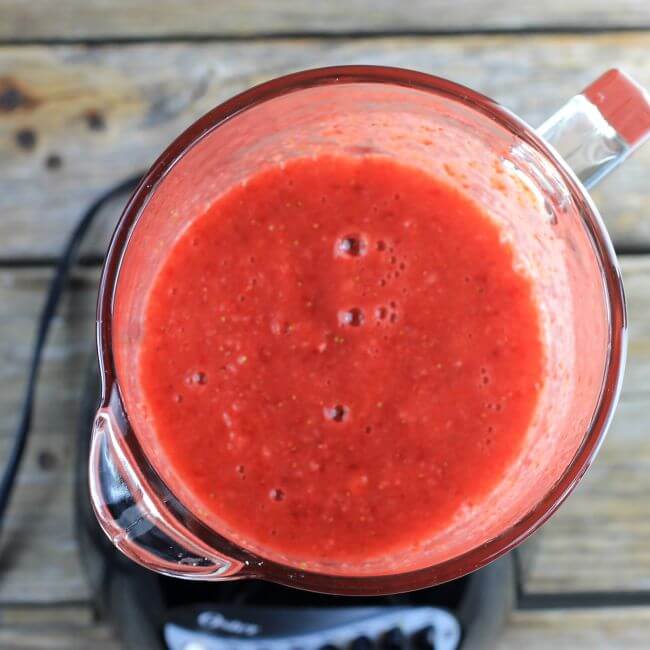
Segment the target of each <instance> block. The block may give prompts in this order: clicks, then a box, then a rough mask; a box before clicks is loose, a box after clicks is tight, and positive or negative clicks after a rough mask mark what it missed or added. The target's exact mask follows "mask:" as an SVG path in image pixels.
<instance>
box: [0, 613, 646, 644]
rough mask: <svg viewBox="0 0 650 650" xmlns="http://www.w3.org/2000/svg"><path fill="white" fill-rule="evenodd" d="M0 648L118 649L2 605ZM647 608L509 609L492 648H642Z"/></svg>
mask: <svg viewBox="0 0 650 650" xmlns="http://www.w3.org/2000/svg"><path fill="white" fill-rule="evenodd" d="M0 623H1V625H0V647H2V648H3V650H58V649H60V650H89V649H91V648H92V650H119V648H120V647H121V646H120V645H119V643H118V642H117V640H116V638H115V634H114V633H113V631H112V630H111V628H110V627H109V626H108V625H107V624H106V623H105V622H96V621H94V620H93V618H92V613H91V612H90V610H89V609H88V608H80V607H74V608H62V607H48V608H44V609H39V610H35V609H34V608H30V609H20V608H17V609H16V608H10V609H6V610H5V612H4V614H3V616H2V618H1V619H0ZM648 629H650V608H621V609H596V610H554V611H548V612H546V611H544V612H540V611H535V612H521V611H517V612H513V614H512V616H511V617H510V620H509V622H508V625H507V626H506V627H505V629H504V630H503V634H502V636H501V638H500V639H499V642H498V644H497V646H496V648H494V649H492V648H490V649H488V648H486V650H521V649H522V648H526V650H548V649H549V648H553V649H554V650H594V649H598V650H600V649H604V648H607V650H647V648H648V633H647V632H648Z"/></svg>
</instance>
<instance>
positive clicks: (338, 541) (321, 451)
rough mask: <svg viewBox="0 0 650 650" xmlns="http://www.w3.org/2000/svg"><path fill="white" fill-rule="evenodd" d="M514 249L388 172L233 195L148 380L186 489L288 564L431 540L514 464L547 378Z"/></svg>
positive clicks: (190, 272)
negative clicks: (514, 259) (515, 262)
mask: <svg viewBox="0 0 650 650" xmlns="http://www.w3.org/2000/svg"><path fill="white" fill-rule="evenodd" d="M499 234H500V231H499V227H498V226H497V225H495V224H494V223H493V221H491V220H490V219H489V218H488V216H487V215H486V214H485V213H484V212H483V211H482V209H481V207H480V206H478V205H476V204H475V203H473V202H471V201H470V200H469V199H468V198H467V197H465V196H463V195H462V194H461V193H459V191H458V190H456V189H453V188H451V187H450V186H448V185H447V184H445V183H444V182H443V181H442V180H439V179H437V178H434V177H433V176H430V175H428V174H426V173H424V172H422V171H419V170H418V169H416V168H413V167H409V166H406V165H403V164H401V163H399V162H396V161H395V160H392V159H389V158H388V157H380V156H366V157H355V156H352V155H351V156H348V157H345V156H341V157H329V156H321V157H317V158H315V159H314V158H302V159H296V160H293V161H291V162H289V163H287V164H286V165H285V166H282V167H280V166H278V167H270V168H268V169H266V170H263V171H260V172H259V173H257V174H256V175H254V176H252V177H251V178H249V179H248V181H247V183H245V184H243V185H239V186H237V187H234V188H232V189H230V190H229V191H228V192H227V193H225V194H224V195H223V196H221V197H220V198H219V199H218V200H217V201H216V202H215V203H214V204H213V205H212V207H211V208H210V209H209V210H207V212H205V214H203V215H202V216H200V217H199V218H197V219H196V220H195V221H193V222H192V223H191V225H189V226H188V228H187V229H186V231H185V232H184V233H183V234H182V235H181V236H180V238H179V239H178V240H177V241H176V242H175V244H174V245H173V246H172V247H171V249H170V250H169V253H168V255H167V256H166V259H165V261H164V263H163V264H162V266H161V268H160V270H159V272H158V275H157V278H156V280H155V282H154V284H153V288H152V289H151V291H150V293H149V295H148V297H147V307H146V311H145V321H144V326H143V333H142V338H141V343H140V348H139V356H138V372H139V382H140V385H141V390H142V395H143V397H144V403H145V407H146V411H147V413H148V417H149V418H150V420H151V422H152V424H153V430H154V435H155V438H156V443H157V445H158V446H159V448H160V450H161V452H162V456H163V458H164V459H165V463H166V464H167V465H168V469H169V474H170V476H171V477H172V478H171V480H170V488H171V489H172V490H174V486H175V485H181V484H182V485H183V486H184V493H185V494H190V495H191V496H192V498H193V503H188V504H186V505H188V506H189V507H190V508H191V509H192V510H193V511H194V512H195V513H197V514H199V516H200V517H201V518H202V519H204V520H205V521H206V522H208V523H209V524H211V525H212V526H213V527H214V528H216V529H217V530H220V531H222V532H223V531H227V534H228V535H229V536H231V537H233V536H234V537H235V538H236V539H237V541H239V542H240V543H241V544H242V545H244V546H246V547H248V548H252V549H256V550H258V551H260V552H262V553H263V554H266V555H267V556H270V557H274V558H276V559H277V558H280V559H286V560H288V561H290V562H305V563H309V562H323V561H325V562H339V563H355V562H357V563H358V562H363V561H366V560H372V559H373V558H379V557H386V556H387V555H389V554H392V553H400V552H405V551H407V550H408V549H409V548H416V547H418V546H421V545H423V544H426V541H427V540H428V539H430V538H431V537H432V536H433V535H435V534H437V533H440V531H441V530H442V529H444V527H445V526H447V525H449V523H450V522H451V521H452V518H453V516H454V514H455V513H457V512H458V511H459V509H460V508H462V507H463V506H464V505H472V504H476V503H478V502H480V501H481V499H482V498H485V497H486V496H487V495H488V493H489V492H490V490H491V489H493V488H494V487H495V485H497V484H498V482H499V479H500V478H501V477H502V476H503V474H504V472H505V470H506V469H507V468H508V466H509V464H511V463H513V462H514V460H515V459H516V457H517V454H518V452H519V451H520V450H521V447H522V442H523V440H524V437H525V435H526V432H527V429H528V427H529V425H530V423H531V420H532V417H533V413H534V411H535V406H536V403H537V397H538V393H539V390H540V384H541V383H542V381H543V368H544V365H543V358H544V354H543V349H542V343H541V337H540V325H539V314H538V310H537V307H536V303H535V301H534V299H533V292H532V288H531V283H530V281H529V280H528V279H527V278H526V277H525V276H524V275H522V274H521V273H519V272H517V271H515V270H514V269H513V251H512V249H511V247H510V244H508V243H506V242H504V241H501V240H500V237H499Z"/></svg>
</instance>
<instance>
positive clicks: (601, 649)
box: [495, 607, 650, 650]
mask: <svg viewBox="0 0 650 650" xmlns="http://www.w3.org/2000/svg"><path fill="white" fill-rule="evenodd" d="M649 630H650V607H643V608H621V609H588V610H551V611H547V612H544V611H535V612H515V613H514V614H513V615H512V617H511V619H510V622H509V624H508V625H507V626H506V628H505V630H504V632H503V636H502V638H501V641H500V643H498V645H497V647H496V649H495V650H522V648H525V649H526V650H549V648H553V650H596V649H597V650H647V648H648V639H649V638H650V636H649V634H648V631H649Z"/></svg>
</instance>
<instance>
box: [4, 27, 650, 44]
mask: <svg viewBox="0 0 650 650" xmlns="http://www.w3.org/2000/svg"><path fill="white" fill-rule="evenodd" d="M647 31H650V23H648V24H645V23H644V24H640V25H607V26H603V27H594V26H586V27H579V26H575V25H554V26H552V27H544V26H534V25H533V26H529V27H487V28H481V27H477V28H472V29H447V30H445V29H437V30H436V29H412V28H411V29H394V30H390V29H384V30H379V31H373V32H371V31H364V30H360V29H358V30H341V31H337V32H328V31H319V30H310V29H307V30H303V31H274V32H268V33H266V32H256V33H253V34H227V33H218V32H215V33H214V34H191V33H182V32H181V33H177V34H161V35H155V36H147V35H134V36H111V37H105V36H98V37H74V36H73V37H66V36H57V37H47V38H29V39H19V38H4V39H0V47H22V46H25V47H28V46H48V47H56V46H57V45H61V46H66V45H82V46H87V47H111V46H115V45H134V44H141V43H142V44H146V43H161V44H163V43H216V42H237V43H254V42H258V41H281V40H288V39H319V40H331V41H336V40H346V39H347V40H349V39H354V38H363V39H381V38H414V39H417V38H431V37H438V36H439V37H451V38H453V37H458V38H462V37H470V36H526V35H530V36H535V35H545V36H552V35H555V34H558V35H570V34H575V35H589V34H594V35H595V34H608V33H644V32H647Z"/></svg>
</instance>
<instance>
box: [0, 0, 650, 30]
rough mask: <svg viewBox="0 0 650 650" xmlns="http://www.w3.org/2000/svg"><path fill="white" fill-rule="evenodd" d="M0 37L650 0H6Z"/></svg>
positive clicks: (501, 25) (264, 25)
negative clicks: (152, 0)
mask: <svg viewBox="0 0 650 650" xmlns="http://www.w3.org/2000/svg"><path fill="white" fill-rule="evenodd" d="M0 14H1V15H2V17H3V20H2V22H0V38H3V39H12V40H26V39H37V38H46V39H52V38H83V39H101V38H115V37H121V38H138V37H143V36H147V37H160V36H175V35H184V36H186V35H203V36H213V35H215V34H218V35H230V36H250V35H255V34H278V33H280V34H286V33H302V32H311V33H318V34H322V33H333V34H335V33H338V32H347V33H350V32H355V33H372V32H396V31H416V32H421V31H434V32H441V31H442V32H444V31H458V30H460V31H470V30H486V29H525V28H554V27H555V28H557V27H562V28H568V27H574V28H584V27H605V26H610V27H611V26H617V27H618V26H628V27H639V26H642V25H644V24H645V25H648V24H650V9H649V8H648V5H647V3H646V2H644V0H612V1H610V2H608V1H607V0H579V1H578V2H572V3H567V2H562V0H548V1H547V2H545V3H540V2H535V0H522V1H519V2H518V1H516V0H508V1H506V2H499V1H498V0H467V1H466V2H455V1H454V0H414V1H413V2H409V3H408V5H401V4H399V3H395V2H393V1H392V0H376V1H374V2H370V1H369V0H351V1H348V2H325V1H316V2H304V0H273V2H265V1H264V0H238V2H228V1H227V0H212V1H211V0H190V1H189V2H182V3H179V2H175V1H174V0H159V1H158V2H156V3H155V5H152V4H151V3H150V2H147V0H117V1H109V0H92V1H91V2H84V0H62V1H60V2H56V1H55V0H33V1H32V2H23V1H22V0H2V1H1V2H0Z"/></svg>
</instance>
